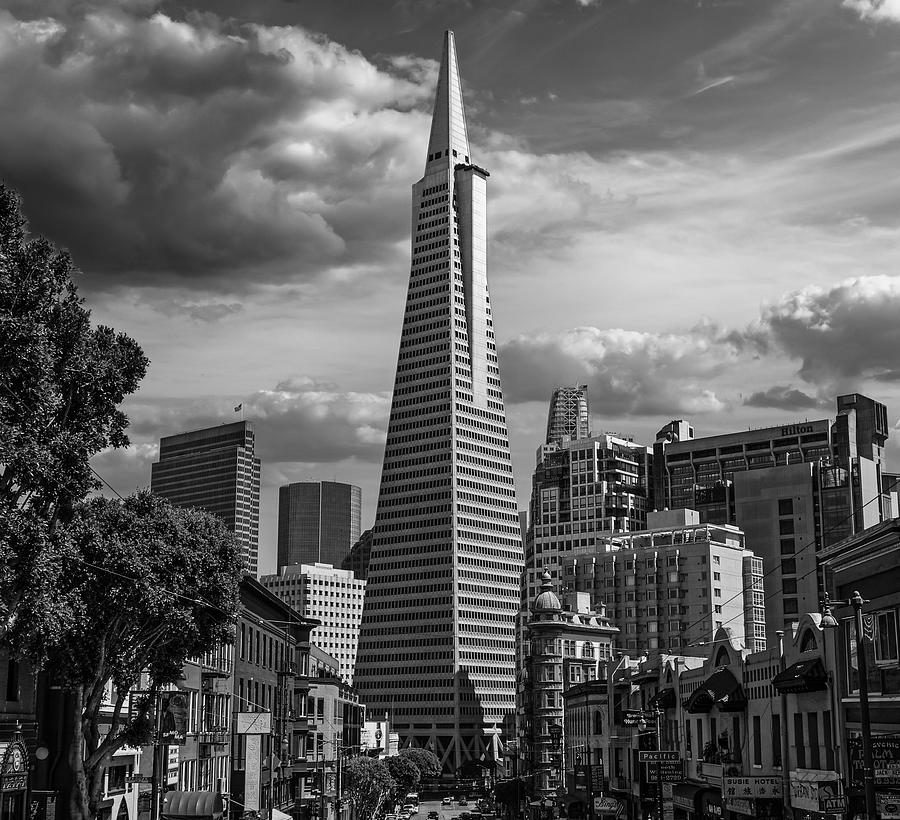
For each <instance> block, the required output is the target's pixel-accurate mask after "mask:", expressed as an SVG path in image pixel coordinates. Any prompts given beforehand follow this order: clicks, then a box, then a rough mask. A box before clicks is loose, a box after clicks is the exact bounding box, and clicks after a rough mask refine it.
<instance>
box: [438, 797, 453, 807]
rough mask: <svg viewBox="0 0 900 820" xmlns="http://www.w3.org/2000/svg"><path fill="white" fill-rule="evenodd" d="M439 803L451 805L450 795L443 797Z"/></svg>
mask: <svg viewBox="0 0 900 820" xmlns="http://www.w3.org/2000/svg"><path fill="white" fill-rule="evenodd" d="M441 805H442V806H452V805H453V798H452V797H445V798H444V799H443V800H441Z"/></svg>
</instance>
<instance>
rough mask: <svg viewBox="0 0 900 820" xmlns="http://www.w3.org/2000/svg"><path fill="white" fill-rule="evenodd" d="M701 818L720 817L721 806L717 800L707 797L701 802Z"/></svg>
mask: <svg viewBox="0 0 900 820" xmlns="http://www.w3.org/2000/svg"><path fill="white" fill-rule="evenodd" d="M703 816H704V817H713V818H719V817H721V816H722V804H721V803H720V802H719V801H718V800H713V799H711V798H709V797H707V798H704V800H703Z"/></svg>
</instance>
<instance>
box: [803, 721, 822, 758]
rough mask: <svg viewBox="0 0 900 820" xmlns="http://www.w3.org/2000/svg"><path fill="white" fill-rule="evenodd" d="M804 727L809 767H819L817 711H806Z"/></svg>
mask: <svg viewBox="0 0 900 820" xmlns="http://www.w3.org/2000/svg"><path fill="white" fill-rule="evenodd" d="M806 729H807V732H808V734H809V768H810V769H818V768H820V760H819V713H818V712H808V713H807V715H806Z"/></svg>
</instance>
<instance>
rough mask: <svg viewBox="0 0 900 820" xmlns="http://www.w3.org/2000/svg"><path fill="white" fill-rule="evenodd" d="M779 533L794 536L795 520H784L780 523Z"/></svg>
mask: <svg viewBox="0 0 900 820" xmlns="http://www.w3.org/2000/svg"><path fill="white" fill-rule="evenodd" d="M778 532H779V534H781V535H793V534H794V519H793V518H783V519H781V521H779V522H778Z"/></svg>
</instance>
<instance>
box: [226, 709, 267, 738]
mask: <svg viewBox="0 0 900 820" xmlns="http://www.w3.org/2000/svg"><path fill="white" fill-rule="evenodd" d="M234 731H235V734H238V735H270V734H272V713H271V712H238V713H237V716H236V719H235V722H234Z"/></svg>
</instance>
